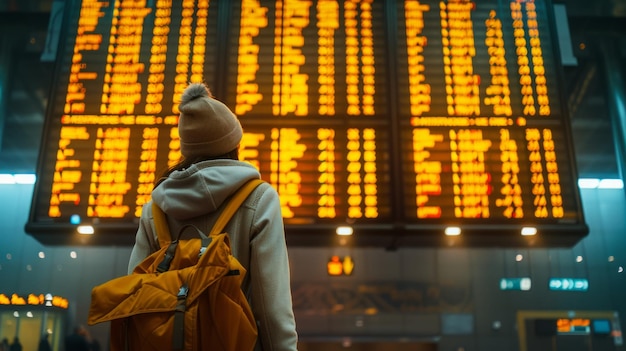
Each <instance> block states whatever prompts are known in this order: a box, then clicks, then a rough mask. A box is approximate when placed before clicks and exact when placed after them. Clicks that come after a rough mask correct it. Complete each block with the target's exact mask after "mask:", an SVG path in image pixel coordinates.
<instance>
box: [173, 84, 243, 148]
mask: <svg viewBox="0 0 626 351" xmlns="http://www.w3.org/2000/svg"><path fill="white" fill-rule="evenodd" d="M178 109H179V110H180V117H179V119H178V134H179V135H180V152H181V153H182V154H183V156H184V157H185V158H192V157H196V156H207V157H214V156H220V155H224V154H226V153H228V152H230V151H232V150H235V149H236V148H237V147H238V146H239V143H240V142H241V138H242V136H243V130H242V129H241V124H240V123H239V120H238V119H237V116H235V114H234V113H233V112H232V111H231V110H230V109H229V108H228V106H226V105H224V104H223V103H222V102H221V101H218V100H216V99H214V98H213V96H212V94H211V92H210V91H209V89H208V88H207V87H206V86H205V85H204V84H202V83H192V84H190V85H189V86H188V87H187V88H186V89H185V91H184V92H183V95H182V97H181V102H180V105H179V106H178Z"/></svg>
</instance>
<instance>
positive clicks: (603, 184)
mask: <svg viewBox="0 0 626 351" xmlns="http://www.w3.org/2000/svg"><path fill="white" fill-rule="evenodd" d="M598 189H624V181H622V180H621V179H602V180H601V181H600V184H598Z"/></svg>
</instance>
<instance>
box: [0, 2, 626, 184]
mask: <svg viewBox="0 0 626 351" xmlns="http://www.w3.org/2000/svg"><path fill="white" fill-rule="evenodd" d="M61 3H62V1H61ZM554 3H557V4H563V5H565V8H566V10H567V17H568V23H569V29H570V35H571V43H572V48H573V53H574V56H575V57H576V60H577V64H576V65H571V66H564V67H563V73H564V74H563V81H564V83H565V84H564V87H565V92H564V95H565V103H566V104H567V107H568V110H569V115H570V118H571V128H572V136H573V141H574V148H575V154H576V164H577V168H578V173H579V176H580V177H581V178H589V177H598V178H621V171H620V166H619V162H618V161H617V160H618V158H617V157H616V151H615V150H616V146H615V143H614V140H619V139H616V138H615V131H617V130H619V128H614V127H613V126H614V125H615V123H616V122H615V120H616V113H615V111H613V110H612V109H611V101H612V100H611V96H612V95H611V94H616V92H617V93H619V92H620V91H621V93H622V98H623V94H624V90H625V88H624V86H621V87H618V88H620V89H615V88H613V87H610V85H611V84H614V82H615V81H617V82H622V84H623V82H625V81H626V79H625V73H624V72H626V60H625V59H624V58H625V57H626V39H624V38H626V1H623V0H610V1H608V0H605V1H594V2H590V1H585V0H566V1H559V2H554ZM52 4H53V2H52V1H51V0H31V1H20V2H17V1H7V2H2V3H0V173H35V171H36V168H37V158H38V154H39V147H40V145H41V136H42V130H43V125H44V116H45V110H46V105H47V98H48V92H49V90H50V86H51V84H52V76H53V73H54V63H53V62H42V59H41V57H42V53H43V52H44V51H46V50H49V49H50V48H49V45H50V44H47V43H46V39H47V36H48V34H49V33H48V32H49V31H48V24H49V23H50V22H51V21H58V18H57V17H58V16H56V15H54V14H53V15H51V12H52V11H51V9H52ZM606 55H611V59H610V60H608V59H607V58H606V57H607V56H606ZM607 67H608V68H607ZM608 70H611V71H610V73H608ZM611 75H619V77H618V78H620V79H608V78H607V77H611ZM624 118H626V117H624ZM617 121H619V119H617ZM619 138H621V136H619ZM618 145H619V144H618Z"/></svg>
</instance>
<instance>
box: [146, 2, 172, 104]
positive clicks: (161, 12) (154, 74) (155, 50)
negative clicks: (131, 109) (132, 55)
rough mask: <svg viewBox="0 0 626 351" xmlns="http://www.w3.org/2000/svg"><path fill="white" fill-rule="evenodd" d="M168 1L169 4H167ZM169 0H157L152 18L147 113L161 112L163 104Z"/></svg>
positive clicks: (169, 11)
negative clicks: (153, 17)
mask: <svg viewBox="0 0 626 351" xmlns="http://www.w3.org/2000/svg"><path fill="white" fill-rule="evenodd" d="M168 3H170V4H168ZM169 6H171V2H170V1H164V0H157V2H156V11H155V19H154V27H153V29H152V35H153V36H152V48H151V49H150V53H151V55H150V68H149V69H148V72H149V73H150V75H149V76H148V86H147V87H146V91H147V93H148V94H147V95H146V107H145V112H146V113H147V114H157V113H161V111H162V110H163V106H162V105H161V101H162V100H163V91H164V89H165V86H164V84H163V82H164V79H165V58H166V54H167V38H168V34H169V28H170V23H171V21H172V20H171V19H170V15H171V10H170V8H169Z"/></svg>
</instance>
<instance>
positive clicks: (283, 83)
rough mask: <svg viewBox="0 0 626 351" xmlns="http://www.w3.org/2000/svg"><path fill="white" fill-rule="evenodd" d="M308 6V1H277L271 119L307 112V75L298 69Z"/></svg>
mask: <svg viewBox="0 0 626 351" xmlns="http://www.w3.org/2000/svg"><path fill="white" fill-rule="evenodd" d="M311 6H312V4H311V1H302V0H278V1H276V21H275V29H274V82H273V83H274V86H273V94H272V113H273V115H274V116H285V115H287V114H294V115H295V116H306V115H307V114H308V112H309V111H308V103H309V88H308V85H307V82H308V80H309V75H308V74H305V73H301V71H300V69H301V67H302V66H304V63H305V57H304V55H303V54H302V47H303V46H304V37H303V35H302V30H303V29H304V28H306V27H307V26H308V25H309V12H310V8H311Z"/></svg>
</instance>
